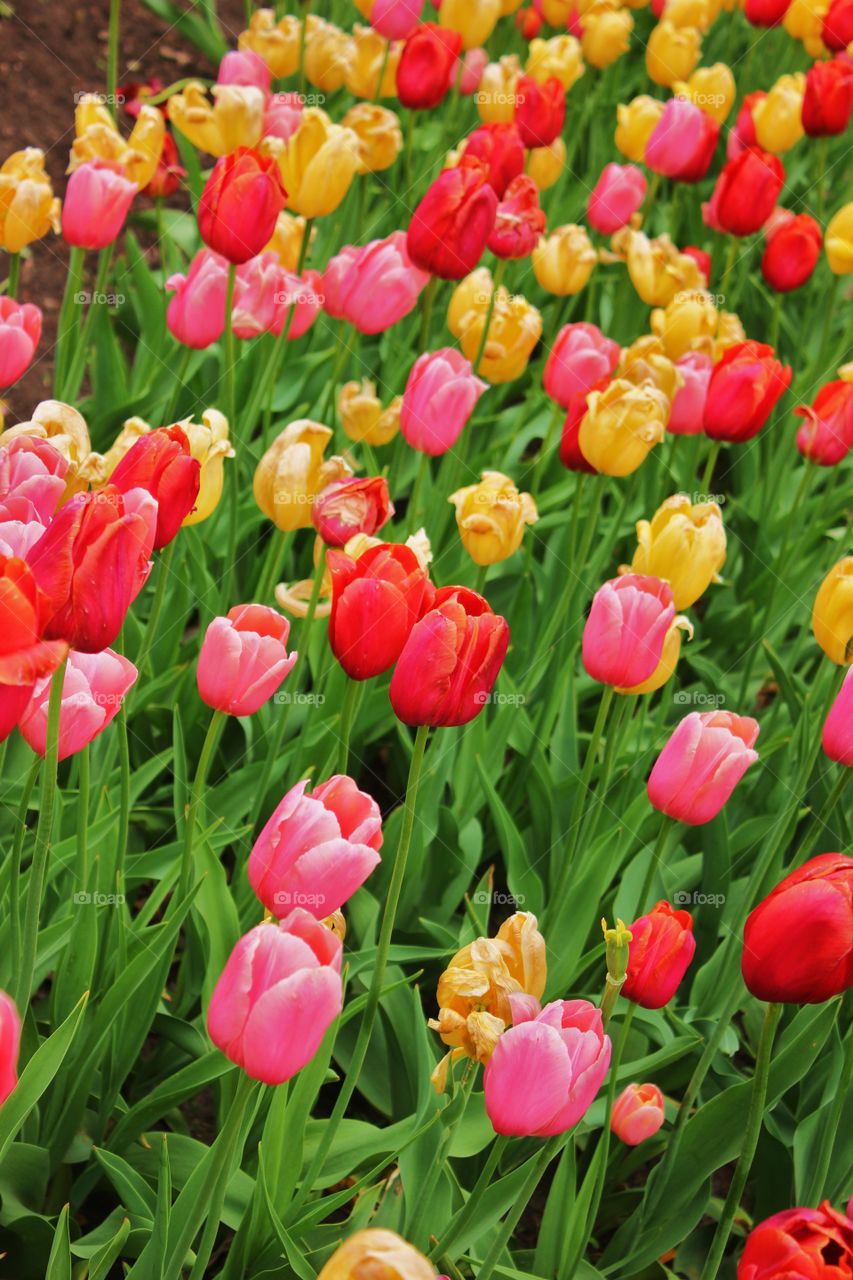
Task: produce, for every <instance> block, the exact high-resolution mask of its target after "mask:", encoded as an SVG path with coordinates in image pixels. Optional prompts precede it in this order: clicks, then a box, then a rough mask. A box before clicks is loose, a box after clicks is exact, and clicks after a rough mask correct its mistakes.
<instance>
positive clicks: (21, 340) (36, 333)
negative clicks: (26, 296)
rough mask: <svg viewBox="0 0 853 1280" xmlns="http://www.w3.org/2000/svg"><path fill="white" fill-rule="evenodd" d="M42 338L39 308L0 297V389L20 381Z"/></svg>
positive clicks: (3, 296) (3, 295) (4, 296)
mask: <svg viewBox="0 0 853 1280" xmlns="http://www.w3.org/2000/svg"><path fill="white" fill-rule="evenodd" d="M40 337H41V311H40V310H39V308H38V307H36V306H33V304H32V303H31V302H24V303H21V302H16V301H15V299H14V298H9V297H7V296H6V294H0V387H10V386H11V385H12V383H13V382H17V381H18V379H19V378H20V376H21V374H22V373H24V372H25V370H26V369H27V368H28V367H29V363H30V361H31V360H32V358H33V355H34V354H35V349H36V347H37V346H38V344H39V338H40Z"/></svg>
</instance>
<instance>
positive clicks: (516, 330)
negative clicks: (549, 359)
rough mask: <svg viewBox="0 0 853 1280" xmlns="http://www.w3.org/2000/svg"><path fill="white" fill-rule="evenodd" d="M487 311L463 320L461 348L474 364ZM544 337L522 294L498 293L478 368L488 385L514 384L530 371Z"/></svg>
mask: <svg viewBox="0 0 853 1280" xmlns="http://www.w3.org/2000/svg"><path fill="white" fill-rule="evenodd" d="M486 315H487V308H483V309H482V310H481V311H479V312H476V313H471V314H469V315H468V316H466V317H465V318H464V320H463V324H464V328H463V331H462V333H461V335H460V338H459V344H460V346H461V347H462V350H463V352H464V354H465V355H466V357H467V358H468V359H469V360H470V361H471V363H472V364H474V363H475V361H476V360H477V354H478V352H479V351H480V344H481V342H482V337H483V329H484V327H485V324H486ZM541 336H542V316H541V315H540V314H539V312H538V311H537V309H536V308H535V307H534V306H532V305H531V304H530V303H529V302H528V301H527V299H526V298H523V297H521V295H520V294H517V295H510V294H509V293H508V292H507V291H506V289H503V288H501V289H498V291H497V296H496V297H495V305H494V307H493V309H492V315H491V319H490V321H489V332H488V337H487V338H486V344H485V346H484V347H483V353H482V356H481V358H480V363H479V365H478V368H477V373H478V374H480V375H481V376H482V377H483V378H485V380H486V381H487V382H490V383H492V384H493V385H494V384H495V383H501V382H512V381H513V379H514V378H518V377H520V375H521V374H522V373H523V372H524V370H525V369H526V368H527V362H528V360H529V359H530V355H531V352H532V351H533V348H534V347H535V346H536V343H537V342H538V341H539V339H540V337H541Z"/></svg>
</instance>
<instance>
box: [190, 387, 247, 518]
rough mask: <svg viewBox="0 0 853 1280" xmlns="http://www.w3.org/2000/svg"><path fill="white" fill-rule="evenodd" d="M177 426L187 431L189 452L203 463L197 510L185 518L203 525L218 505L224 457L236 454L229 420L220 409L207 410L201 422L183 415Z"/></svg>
mask: <svg viewBox="0 0 853 1280" xmlns="http://www.w3.org/2000/svg"><path fill="white" fill-rule="evenodd" d="M178 426H179V427H182V428H183V430H184V431H185V432H186V436H187V439H188V440H189V442H190V453H191V454H192V456H193V457H194V458H195V459H196V461H197V462H198V463H199V464H200V466H201V483H200V485H199V490H198V498H197V499H196V504H195V509H194V510H193V511H191V512H190V514H189V515H188V516H187V517H186V519H185V520H184V524H185V525H191V524H200V523H201V521H202V520H206V519H207V518H208V516H211V515H213V513H214V511H215V510H216V508H217V506H218V505H219V499H220V498H221V497H222V485H223V482H224V479H225V459H226V458H233V457H234V456H235V454H234V450H233V448H232V446H231V442H230V440H229V439H228V419H227V418H226V417H225V414H224V413H220V412H219V410H218V409H205V410H204V412H203V413H202V415H201V422H193V420H192V418H182V419H181V421H180V422H179V423H178Z"/></svg>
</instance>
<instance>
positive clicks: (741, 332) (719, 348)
mask: <svg viewBox="0 0 853 1280" xmlns="http://www.w3.org/2000/svg"><path fill="white" fill-rule="evenodd" d="M745 341H746V330H745V329H744V327H743V325H742V324H741V322H740V316H738V315H735V313H734V311H721V312H720V318H719V320H718V322H717V334H716V337H715V338H714V350H713V352H712V354H713V357H714V360H715V361H717V360H719V359H720V356H721V355H722V354H723V352H724V351H725V349H726V347H733V346H734V345H735V343H736V342H745Z"/></svg>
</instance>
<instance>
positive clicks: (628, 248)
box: [611, 227, 703, 307]
mask: <svg viewBox="0 0 853 1280" xmlns="http://www.w3.org/2000/svg"><path fill="white" fill-rule="evenodd" d="M611 245H612V246H613V250H614V252H615V253H617V254H619V255H620V256H622V257H624V259H625V262H626V264H627V267H628V274H629V276H630V277H631V283H632V284H633V286H634V288H635V289H636V291H637V293H638V294H639V296H640V297H641V298H642V300H643V302H645V303H646V304H647V305H648V306H650V307H665V306H667V305H668V304H669V303H670V302H671V301H672V300H673V298H674V297H675V296H676V294H678V293H682V292H692V291H695V290H698V289H701V288H702V285H703V280H702V274H701V272H700V270H699V266H698V264H697V263H696V262H695V261H694V259H693V258H691V257H689V256H688V255H687V254H686V253H680V252H679V251H678V249H677V248H676V247H675V245H674V244H673V243H672V241H671V240H670V238H669V236H668V235H661V236H656V237H655V238H654V239H653V240H650V239H649V237H648V236H647V235H645V234H644V233H643V232H642V231H635V230H634V229H633V228H632V227H623V228H622V230H621V231H617V232H616V234H615V235H614V236H613V238H612V240H611Z"/></svg>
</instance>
